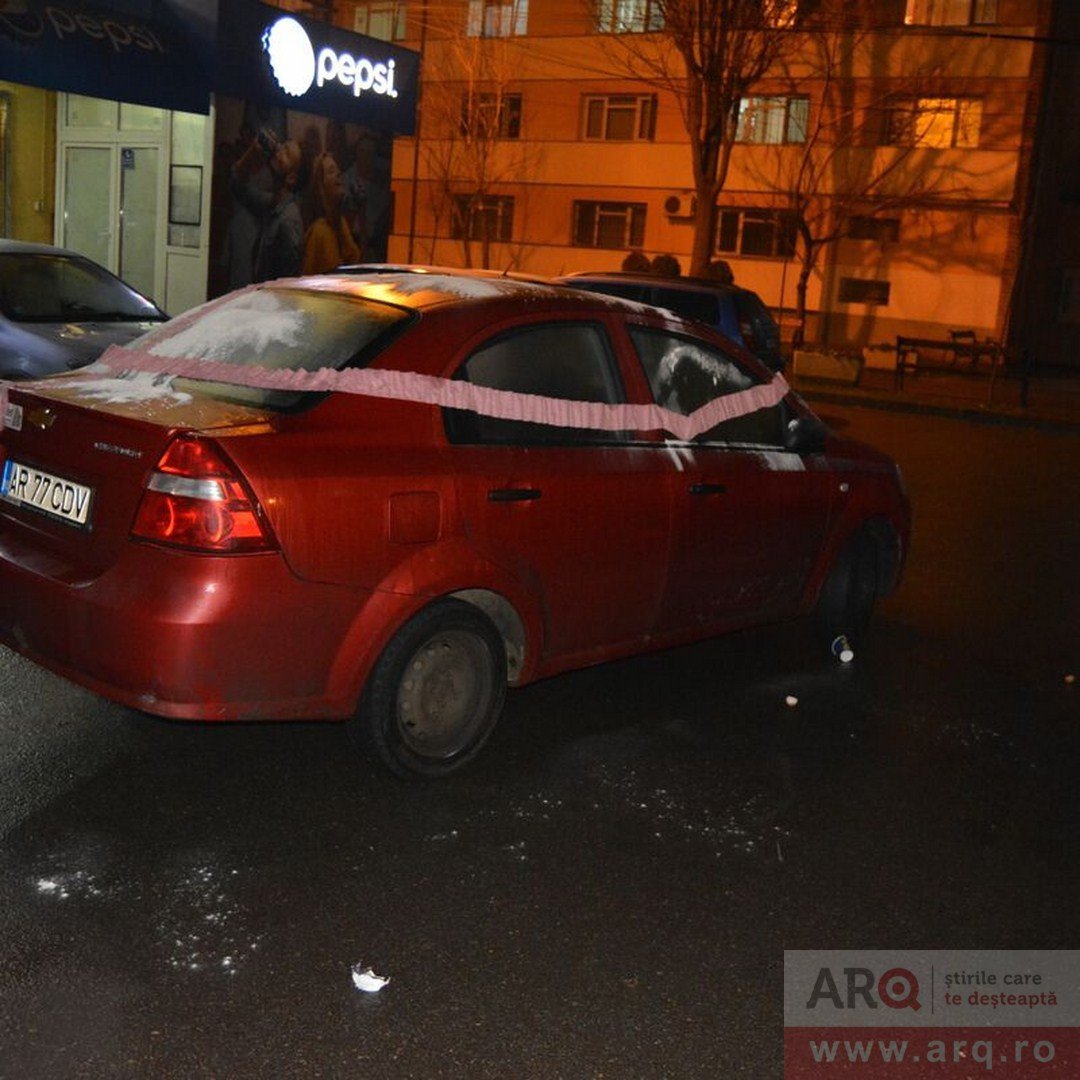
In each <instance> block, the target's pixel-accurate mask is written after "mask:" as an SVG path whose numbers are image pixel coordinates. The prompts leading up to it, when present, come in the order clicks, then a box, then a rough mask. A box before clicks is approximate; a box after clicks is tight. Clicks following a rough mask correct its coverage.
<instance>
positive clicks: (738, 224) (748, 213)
mask: <svg viewBox="0 0 1080 1080" xmlns="http://www.w3.org/2000/svg"><path fill="white" fill-rule="evenodd" d="M716 250H717V251H723V252H727V253H728V254H733V255H753V256H759V257H765V258H788V257H790V256H792V255H794V254H795V222H794V221H793V219H792V217H791V215H790V214H786V213H784V212H783V211H782V210H762V209H758V208H756V207H752V208H746V209H737V210H736V209H729V208H727V207H724V208H723V209H721V210H720V214H719V218H718V221H717V228H716Z"/></svg>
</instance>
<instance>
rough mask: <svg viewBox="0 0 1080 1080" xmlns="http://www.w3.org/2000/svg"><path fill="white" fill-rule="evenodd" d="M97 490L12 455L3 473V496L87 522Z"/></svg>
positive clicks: (0, 481) (0, 490)
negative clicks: (94, 490)
mask: <svg viewBox="0 0 1080 1080" xmlns="http://www.w3.org/2000/svg"><path fill="white" fill-rule="evenodd" d="M92 495H93V491H92V489H91V488H88V487H87V486H86V485H85V484H76V483H75V482H74V481H72V480H65V479H64V478H63V477H62V476H54V475H53V474H52V473H47V472H45V471H44V470H43V469H35V468H33V466H31V465H23V464H21V463H20V462H18V461H13V460H12V459H11V458H9V459H8V460H7V461H5V462H4V472H3V475H2V476H0V498H3V499H5V500H7V502H9V503H17V504H18V505H20V506H31V507H33V508H34V509H35V510H40V511H41V512H42V513H44V514H48V515H49V516H50V517H54V518H59V519H60V520H61V521H68V522H70V523H71V524H72V525H85V524H86V523H87V522H88V521H89V520H90V503H91V496H92Z"/></svg>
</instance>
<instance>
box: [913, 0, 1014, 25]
mask: <svg viewBox="0 0 1080 1080" xmlns="http://www.w3.org/2000/svg"><path fill="white" fill-rule="evenodd" d="M997 16H998V0H907V11H906V12H905V14H904V22H905V23H906V24H907V25H908V26H972V25H979V24H983V23H995V22H997Z"/></svg>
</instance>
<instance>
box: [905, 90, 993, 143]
mask: <svg viewBox="0 0 1080 1080" xmlns="http://www.w3.org/2000/svg"><path fill="white" fill-rule="evenodd" d="M982 112H983V105H982V101H981V100H980V99H979V98H954V97H919V98H897V99H895V100H894V101H893V102H891V103H890V105H889V107H888V110H887V122H886V125H885V142H886V143H887V144H888V145H889V146H926V147H932V148H936V149H949V148H952V147H957V148H963V149H975V148H976V147H977V146H978V145H979V130H980V128H981V126H982Z"/></svg>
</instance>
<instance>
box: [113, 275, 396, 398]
mask: <svg viewBox="0 0 1080 1080" xmlns="http://www.w3.org/2000/svg"><path fill="white" fill-rule="evenodd" d="M410 317H411V316H410V315H409V313H408V312H406V311H403V310H401V309H400V308H395V307H392V306H391V305H389V304H382V303H377V302H374V301H370V300H363V299H358V298H356V297H353V296H341V295H337V294H333V293H325V292H312V291H309V290H305V289H296V288H279V287H271V288H261V289H246V290H244V291H242V292H239V293H236V294H235V295H233V296H230V297H226V298H225V299H224V300H219V301H214V302H211V303H209V304H205V305H203V307H201V308H197V309H196V310H195V311H194V312H190V313H189V314H187V315H184V316H181V317H180V318H178V319H174V320H173V321H172V322H170V323H166V324H165V325H164V326H162V327H160V328H158V329H155V330H152V331H150V333H148V334H144V335H143V336H142V337H141V338H139V339H138V340H137V341H134V342H132V345H131V348H132V349H140V350H142V351H144V352H148V353H150V354H152V355H154V356H165V357H178V358H184V359H192V360H216V361H220V362H224V363H228V364H235V365H237V366H244V367H249V366H257V367H263V368H271V369H274V370H284V369H294V370H305V371H316V370H318V369H319V368H327V367H328V368H342V367H345V366H354V367H360V366H364V365H365V364H367V363H369V362H370V361H371V359H372V357H373V356H375V355H376V354H377V353H378V352H379V351H380V349H381V348H382V346H383V344H384V343H385V342H386V340H388V338H389V336H390V331H392V330H394V329H395V328H398V327H400V326H402V325H403V324H404V323H406V322H408V321H409V319H410ZM176 385H177V386H181V385H182V386H183V387H185V388H187V389H191V388H196V389H198V390H200V391H201V392H203V393H211V394H213V395H214V396H215V397H221V398H225V399H227V400H229V401H236V402H242V403H245V404H254V405H265V406H270V407H271V408H279V409H287V408H290V407H292V406H294V405H296V404H297V403H298V402H299V401H300V400H301V395H300V394H298V393H295V392H292V391H281V390H261V389H257V388H253V387H244V386H236V385H232V384H227V383H208V382H197V381H195V380H191V379H177V380H176Z"/></svg>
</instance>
